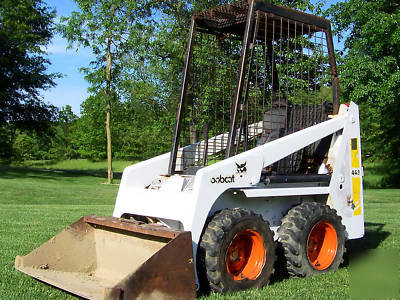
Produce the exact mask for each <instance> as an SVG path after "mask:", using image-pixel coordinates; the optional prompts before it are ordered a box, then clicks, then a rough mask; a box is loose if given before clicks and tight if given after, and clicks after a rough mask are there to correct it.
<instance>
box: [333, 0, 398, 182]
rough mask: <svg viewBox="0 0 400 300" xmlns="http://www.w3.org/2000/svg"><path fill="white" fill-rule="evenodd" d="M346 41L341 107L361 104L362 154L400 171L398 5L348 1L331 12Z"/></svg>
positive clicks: (388, 0) (378, 0)
mask: <svg viewBox="0 0 400 300" xmlns="http://www.w3.org/2000/svg"><path fill="white" fill-rule="evenodd" d="M330 13H331V14H332V16H333V19H334V24H335V27H336V28H335V29H336V31H337V32H338V34H339V35H341V36H344V37H345V53H344V55H343V57H342V64H341V65H340V75H341V86H342V95H343V97H342V98H344V99H345V101H354V102H356V103H358V104H360V108H361V125H362V139H363V145H364V153H367V154H369V155H371V156H373V157H375V158H378V159H384V160H386V161H387V162H388V163H389V164H390V165H391V166H390V169H391V170H397V171H396V172H397V173H396V174H397V175H396V176H398V175H399V171H398V170H399V169H400V161H399V160H400V118H399V115H400V104H399V101H400V99H399V96H400V55H399V53H400V5H399V3H398V2H396V1H392V0H370V1H364V0H349V1H347V2H340V3H338V4H336V5H334V6H333V7H332V8H331V9H330Z"/></svg>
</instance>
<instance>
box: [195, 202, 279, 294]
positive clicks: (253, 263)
mask: <svg viewBox="0 0 400 300" xmlns="http://www.w3.org/2000/svg"><path fill="white" fill-rule="evenodd" d="M197 253H198V270H199V272H202V271H203V274H199V277H200V279H202V277H203V278H204V279H205V280H206V282H207V284H208V286H209V288H211V289H212V290H213V291H216V292H221V293H223V292H228V291H237V290H244V289H248V288H259V287H262V286H264V285H266V284H267V283H268V281H269V278H270V277H271V274H272V273H273V271H274V269H273V266H274V262H275V244H274V239H273V232H272V231H271V230H270V228H269V224H268V222H266V221H264V220H263V218H262V217H261V215H256V214H254V213H253V212H251V211H250V210H247V209H242V208H235V209H224V210H222V211H220V212H218V213H216V214H215V215H214V216H213V217H212V219H211V220H210V222H209V223H208V225H207V226H206V229H205V231H204V233H203V236H202V238H201V242H200V245H199V249H198V252H197ZM201 275H206V276H201Z"/></svg>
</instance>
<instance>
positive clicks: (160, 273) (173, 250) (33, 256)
mask: <svg viewBox="0 0 400 300" xmlns="http://www.w3.org/2000/svg"><path fill="white" fill-rule="evenodd" d="M15 268H16V269H17V270H19V271H21V272H23V273H26V274H28V275H30V276H32V277H34V278H36V279H39V280H41V281H44V282H46V283H48V284H51V285H54V286H56V287H58V288H61V289H63V290H66V291H68V292H70V293H73V294H76V295H78V296H81V297H84V298H88V299H193V298H195V296H196V289H195V279H194V266H193V250H192V238H191V234H190V232H186V231H175V230H171V229H168V228H166V227H163V226H160V225H153V224H139V223H138V222H133V221H129V220H124V219H119V218H105V217H98V216H85V217H82V218H81V219H79V220H78V221H77V222H75V223H73V224H72V225H70V226H69V227H67V228H66V229H65V230H63V231H62V232H60V233H59V234H57V235H56V236H54V237H53V238H51V239H50V240H49V241H47V242H46V243H44V244H43V245H42V246H40V247H39V248H37V249H35V250H33V251H32V252H31V253H29V254H28V255H26V256H17V257H16V258H15Z"/></svg>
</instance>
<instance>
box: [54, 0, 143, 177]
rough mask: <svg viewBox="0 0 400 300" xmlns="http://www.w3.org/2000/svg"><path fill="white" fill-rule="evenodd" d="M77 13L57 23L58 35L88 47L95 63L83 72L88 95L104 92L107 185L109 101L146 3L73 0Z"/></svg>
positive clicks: (134, 40) (109, 172)
mask: <svg viewBox="0 0 400 300" xmlns="http://www.w3.org/2000/svg"><path fill="white" fill-rule="evenodd" d="M75 2H76V3H77V4H78V7H79V8H80V10H81V11H80V12H73V13H72V15H71V16H69V17H63V18H62V19H61V23H62V24H61V25H60V26H59V30H60V32H61V33H62V34H63V36H64V37H65V38H67V40H68V41H69V46H70V47H72V46H73V44H74V43H76V44H77V45H78V46H84V47H90V48H91V49H92V52H93V54H94V55H95V59H94V60H93V61H92V62H91V63H90V67H89V68H84V69H83V71H84V72H85V74H86V79H87V80H88V81H89V82H90V84H91V88H90V91H91V92H92V93H94V94H99V92H100V91H101V90H103V89H104V91H105V93H103V94H104V97H105V100H106V101H105V103H106V104H105V110H106V136H107V161H108V163H107V168H108V183H111V182H112V178H113V173H112V152H111V130H110V118H111V97H112V96H113V95H114V93H115V91H114V92H113V90H116V88H117V83H118V79H117V74H118V73H119V72H120V71H121V69H123V67H124V64H123V59H124V56H125V55H126V54H127V53H128V52H129V51H130V50H131V49H133V48H134V47H133V45H134V43H135V42H137V41H138V36H139V35H140V32H141V31H142V29H143V28H144V26H145V25H144V20H145V19H146V17H147V16H148V15H149V14H150V11H151V10H150V8H149V6H148V3H147V1H127V0H114V1H108V0H100V1H96V0H75Z"/></svg>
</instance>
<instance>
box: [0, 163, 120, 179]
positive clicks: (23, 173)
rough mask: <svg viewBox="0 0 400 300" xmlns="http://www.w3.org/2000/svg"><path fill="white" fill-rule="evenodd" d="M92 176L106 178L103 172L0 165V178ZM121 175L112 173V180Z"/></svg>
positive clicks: (105, 173)
mask: <svg viewBox="0 0 400 300" xmlns="http://www.w3.org/2000/svg"><path fill="white" fill-rule="evenodd" d="M82 176H93V177H100V178H107V172H105V171H103V170H61V169H40V168H27V167H10V166H4V165H0V178H3V179H18V178H35V179H55V178H61V177H82ZM121 176H122V173H119V172H114V179H121Z"/></svg>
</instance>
